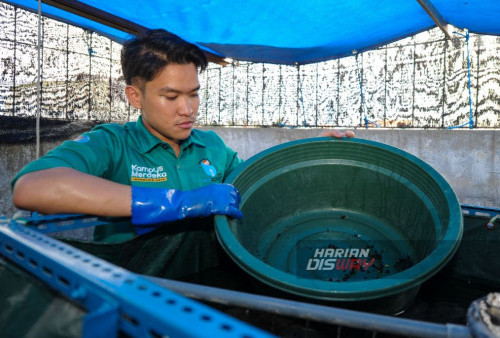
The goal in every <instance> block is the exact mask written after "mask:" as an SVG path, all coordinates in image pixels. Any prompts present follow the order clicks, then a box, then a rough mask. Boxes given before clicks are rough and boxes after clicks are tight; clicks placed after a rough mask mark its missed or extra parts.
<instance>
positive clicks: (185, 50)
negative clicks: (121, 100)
mask: <svg viewBox="0 0 500 338" xmlns="http://www.w3.org/2000/svg"><path fill="white" fill-rule="evenodd" d="M121 63H122V72H123V76H124V78H125V82H126V83H127V84H128V85H131V84H136V85H139V86H140V87H143V86H144V84H145V83H146V82H148V81H151V80H153V79H154V78H155V76H156V75H157V74H158V73H159V72H160V71H161V70H162V69H163V68H164V67H165V66H167V65H169V64H181V65H184V64H190V63H194V65H195V66H196V67H197V68H199V69H200V71H203V70H204V69H205V68H206V67H207V65H208V61H207V57H206V56H205V54H204V53H203V51H202V50H201V49H200V48H199V47H197V46H196V45H193V44H191V43H189V42H187V41H185V40H183V39H181V38H180V37H178V36H177V35H174V34H172V33H169V32H167V31H166V30H164V29H152V30H147V31H144V32H143V33H141V34H140V35H139V36H137V37H135V38H133V39H131V40H128V41H127V42H125V44H124V45H123V48H122V52H121Z"/></svg>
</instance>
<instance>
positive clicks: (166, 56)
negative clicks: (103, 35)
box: [12, 30, 354, 240]
mask: <svg viewBox="0 0 500 338" xmlns="http://www.w3.org/2000/svg"><path fill="white" fill-rule="evenodd" d="M121 62H122V70H123V74H124V77H125V81H126V88H125V92H126V95H127V98H128V100H129V102H130V104H131V105H132V106H133V107H134V108H137V109H140V110H141V117H140V118H139V120H138V121H137V122H129V123H126V124H124V125H123V126H121V125H118V124H104V125H101V126H98V127H96V128H94V129H93V130H92V131H90V132H88V133H85V134H83V135H81V136H80V137H78V138H77V139H76V140H72V141H66V142H64V143H63V144H62V145H61V146H59V147H57V148H55V149H54V150H52V151H50V152H49V153H48V154H47V155H45V156H44V157H42V158H40V159H38V160H37V161H35V162H32V163H30V164H29V165H27V166H26V167H25V168H23V169H22V170H21V172H19V173H18V175H17V176H16V177H15V178H14V180H13V182H12V184H13V186H14V190H13V199H14V204H15V205H16V206H17V207H18V208H21V209H28V210H35V211H39V212H41V213H44V214H53V213H83V214H92V215H98V216H131V217H132V224H133V226H134V228H135V229H134V228H128V229H125V230H123V229H122V230H120V231H121V235H123V236H121V237H120V238H121V239H125V238H130V237H133V236H135V234H136V233H137V234H144V233H147V232H149V231H151V230H153V229H155V228H156V227H157V226H158V224H160V223H165V222H172V221H176V220H180V219H184V218H190V217H205V216H209V215H211V214H225V215H228V216H230V217H241V212H240V210H239V209H238V204H239V194H238V192H237V190H236V189H235V188H234V187H233V186H231V185H229V184H223V183H222V182H223V180H224V178H225V177H226V176H227V174H228V173H229V172H230V171H231V170H232V169H234V168H235V167H236V166H237V165H238V164H239V163H241V162H242V160H241V159H239V158H238V156H237V154H236V153H235V152H234V151H233V150H231V149H230V148H228V147H227V146H226V145H225V143H224V142H223V141H222V140H221V139H220V138H219V137H218V136H217V135H216V134H215V133H214V132H210V131H199V130H196V129H193V125H194V122H195V120H196V116H197V113H198V107H199V104H200V99H199V95H198V91H199V89H200V84H199V81H198V71H199V70H200V71H202V70H204V69H205V68H206V66H207V59H206V57H205V56H204V54H203V52H202V51H201V50H200V49H199V48H198V47H196V46H194V45H192V44H189V43H187V42H185V41H183V40H181V39H180V38H178V37H177V36H173V35H172V34H170V33H168V32H166V31H164V30H151V31H148V32H145V33H144V34H143V35H142V36H140V37H138V38H134V39H132V40H130V41H128V42H127V43H125V44H124V46H123V49H122V56H121ZM353 135H354V134H353V133H352V132H346V133H343V132H339V131H335V130H333V131H328V132H326V133H323V134H322V136H333V137H343V136H348V137H350V136H353ZM116 231H119V230H118V229H108V230H107V231H105V233H103V234H101V236H100V237H101V238H100V239H102V240H106V239H107V238H109V237H112V236H113V233H114V232H116ZM98 237H99V236H98Z"/></svg>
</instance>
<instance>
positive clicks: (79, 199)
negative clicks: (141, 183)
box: [13, 168, 131, 216]
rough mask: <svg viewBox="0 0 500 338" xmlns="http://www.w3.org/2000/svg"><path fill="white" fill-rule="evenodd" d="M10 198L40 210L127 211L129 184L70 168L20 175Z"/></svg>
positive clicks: (23, 206)
mask: <svg viewBox="0 0 500 338" xmlns="http://www.w3.org/2000/svg"><path fill="white" fill-rule="evenodd" d="M13 200H14V204H15V205H16V206H17V207H18V208H21V209H27V210H33V211H38V212H41V213H44V214H54V213H83V214H91V215H98V216H130V215H131V187H130V186H128V185H124V184H119V183H115V182H112V181H109V180H106V179H103V178H100V177H95V176H91V175H88V174H85V173H82V172H79V171H77V170H74V169H70V168H52V169H47V170H40V171H36V172H32V173H28V174H26V175H23V176H22V177H21V178H19V180H18V181H17V182H16V184H15V186H14V192H13Z"/></svg>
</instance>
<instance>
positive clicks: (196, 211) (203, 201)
mask: <svg viewBox="0 0 500 338" xmlns="http://www.w3.org/2000/svg"><path fill="white" fill-rule="evenodd" d="M239 203H240V195H239V193H238V190H237V189H236V188H235V187H234V186H232V185H230V184H222V183H216V184H211V185H208V186H205V187H202V188H198V189H195V190H189V191H181V190H176V189H162V188H143V187H135V186H132V224H134V225H148V224H155V223H161V222H170V221H175V220H180V219H183V218H187V217H204V216H209V215H212V214H217V215H228V216H230V217H233V218H241V217H242V216H243V214H242V213H241V211H240V210H239V209H238V207H239ZM136 229H140V227H138V228H136ZM138 232H141V231H138Z"/></svg>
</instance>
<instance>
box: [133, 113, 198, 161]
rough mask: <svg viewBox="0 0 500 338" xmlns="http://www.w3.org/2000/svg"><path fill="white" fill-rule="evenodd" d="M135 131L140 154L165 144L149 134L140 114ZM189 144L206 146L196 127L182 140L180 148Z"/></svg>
mask: <svg viewBox="0 0 500 338" xmlns="http://www.w3.org/2000/svg"><path fill="white" fill-rule="evenodd" d="M136 131H137V147H138V150H139V151H140V152H141V153H142V154H145V153H147V152H149V151H151V150H152V149H153V148H155V147H156V146H158V145H163V144H167V143H165V142H163V141H161V140H160V139H159V138H158V137H156V136H154V135H153V134H151V132H150V131H149V130H148V129H147V128H146V126H145V125H144V122H143V121H142V116H139V118H138V119H137V123H136ZM191 144H196V145H198V146H201V147H203V148H205V147H206V146H207V145H206V143H205V142H204V141H203V139H202V138H201V137H200V135H199V133H198V130H196V129H193V130H192V131H191V135H190V136H189V137H188V138H187V139H186V140H184V142H182V144H181V149H185V148H187V147H189V146H190V145H191Z"/></svg>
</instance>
